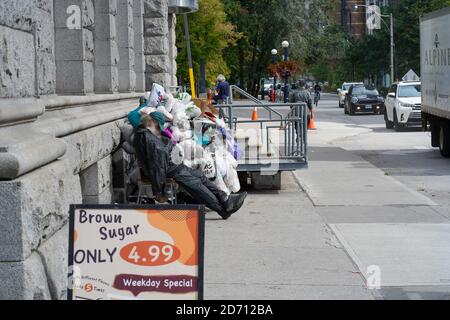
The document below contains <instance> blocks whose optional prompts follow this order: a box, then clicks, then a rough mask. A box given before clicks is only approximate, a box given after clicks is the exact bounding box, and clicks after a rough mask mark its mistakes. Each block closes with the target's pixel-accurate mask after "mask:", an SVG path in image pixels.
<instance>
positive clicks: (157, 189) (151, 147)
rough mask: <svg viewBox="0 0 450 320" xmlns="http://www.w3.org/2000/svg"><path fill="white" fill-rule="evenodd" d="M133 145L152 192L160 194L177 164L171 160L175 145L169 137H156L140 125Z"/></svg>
mask: <svg viewBox="0 0 450 320" xmlns="http://www.w3.org/2000/svg"><path fill="white" fill-rule="evenodd" d="M133 145H134V148H135V150H136V156H137V158H138V161H139V164H140V166H141V168H142V171H143V174H144V175H145V176H146V177H147V178H148V179H150V182H151V183H152V191H153V194H154V195H161V194H162V193H163V191H164V183H165V181H166V177H167V176H168V175H170V173H172V172H174V171H175V170H176V169H177V168H178V166H179V165H176V164H174V163H173V162H172V161H171V154H172V150H173V148H174V146H175V145H174V144H173V142H172V141H171V140H170V139H168V138H166V137H161V138H158V137H157V136H155V135H154V134H152V133H151V132H150V131H149V130H148V129H145V128H142V127H138V128H136V130H135V134H134V140H133Z"/></svg>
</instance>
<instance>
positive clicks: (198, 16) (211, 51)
mask: <svg viewBox="0 0 450 320" xmlns="http://www.w3.org/2000/svg"><path fill="white" fill-rule="evenodd" d="M188 18H189V34H190V38H191V52H192V60H193V69H194V74H195V75H196V78H197V79H198V77H199V74H200V60H201V59H205V61H206V78H207V81H208V82H209V83H210V84H211V83H215V80H216V77H217V75H218V74H223V75H225V76H229V74H230V69H229V67H228V66H227V64H226V62H225V60H224V58H223V56H222V50H224V49H225V48H227V47H230V46H231V47H232V46H234V45H235V44H236V41H237V40H238V39H239V38H240V37H241V35H240V34H239V33H237V32H236V31H235V28H234V26H233V25H232V24H231V23H229V22H227V21H226V14H225V11H224V7H223V4H222V3H221V1H220V0H199V11H197V12H195V13H192V14H189V15H188ZM176 34H177V47H178V56H177V65H178V76H181V77H182V78H183V79H185V80H186V81H187V80H188V63H187V51H186V38H185V34H184V27H183V17H182V16H181V15H180V16H179V17H178V21H177V27H176Z"/></svg>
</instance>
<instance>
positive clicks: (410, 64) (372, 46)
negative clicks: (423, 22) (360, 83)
mask: <svg viewBox="0 0 450 320" xmlns="http://www.w3.org/2000/svg"><path fill="white" fill-rule="evenodd" d="M449 5H450V0H432V1H429V0H428V1H427V0H403V1H401V2H400V3H399V4H398V5H397V6H391V7H385V8H383V12H382V13H383V14H390V13H392V14H393V17H394V43H395V51H394V52H395V55H394V56H395V75H396V78H401V77H402V76H403V75H404V74H405V73H406V72H407V71H408V70H409V69H413V70H414V71H416V72H417V73H418V74H420V22H419V21H420V17H421V16H422V15H424V14H425V13H428V12H432V11H435V10H438V9H441V8H444V7H446V6H449ZM383 19H384V20H385V23H382V28H381V30H375V31H374V34H373V35H372V36H369V35H366V36H364V37H363V38H362V39H361V40H353V41H351V42H350V46H349V47H348V49H347V50H346V54H345V57H344V59H342V60H341V64H342V66H344V69H345V70H344V72H343V73H342V74H341V77H340V79H339V80H340V81H345V80H349V79H350V80H362V79H364V78H371V79H372V80H376V79H377V78H378V79H379V78H380V76H381V75H382V74H383V73H388V72H389V69H390V31H389V28H388V26H389V23H390V21H389V18H383ZM349 76H350V77H349Z"/></svg>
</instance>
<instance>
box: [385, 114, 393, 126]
mask: <svg viewBox="0 0 450 320" xmlns="http://www.w3.org/2000/svg"><path fill="white" fill-rule="evenodd" d="M384 122H385V123H386V129H394V123H393V122H392V121H389V119H388V116H387V112H384Z"/></svg>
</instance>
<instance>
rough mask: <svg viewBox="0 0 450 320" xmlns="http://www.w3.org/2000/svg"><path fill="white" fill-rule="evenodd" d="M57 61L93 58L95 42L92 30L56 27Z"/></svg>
mask: <svg viewBox="0 0 450 320" xmlns="http://www.w3.org/2000/svg"><path fill="white" fill-rule="evenodd" d="M55 31H56V32H55V41H56V50H55V51H56V61H80V60H90V59H92V55H93V50H94V44H93V35H92V32H91V31H89V30H86V29H82V30H70V29H56V30H55Z"/></svg>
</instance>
